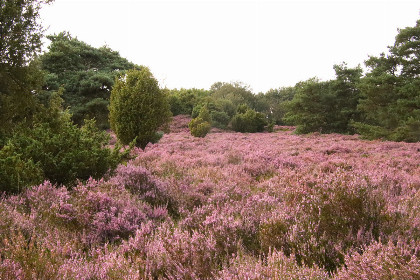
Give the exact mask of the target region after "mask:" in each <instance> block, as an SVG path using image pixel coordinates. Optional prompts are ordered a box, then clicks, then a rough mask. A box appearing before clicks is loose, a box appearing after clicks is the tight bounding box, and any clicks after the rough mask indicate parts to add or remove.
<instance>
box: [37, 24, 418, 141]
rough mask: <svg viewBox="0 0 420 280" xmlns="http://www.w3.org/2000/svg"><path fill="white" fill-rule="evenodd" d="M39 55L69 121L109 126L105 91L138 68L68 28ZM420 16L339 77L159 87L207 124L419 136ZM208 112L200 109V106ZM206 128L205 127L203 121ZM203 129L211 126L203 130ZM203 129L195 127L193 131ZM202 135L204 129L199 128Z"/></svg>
mask: <svg viewBox="0 0 420 280" xmlns="http://www.w3.org/2000/svg"><path fill="white" fill-rule="evenodd" d="M48 38H49V39H50V40H51V45H50V47H49V51H48V52H47V53H45V54H43V55H42V56H41V57H40V61H41V65H42V68H43V69H44V71H46V73H47V76H46V77H47V78H46V83H45V85H44V89H45V90H47V91H46V92H51V91H56V90H57V89H58V88H59V87H60V86H62V87H63V88H64V94H63V98H64V101H65V103H64V106H65V107H69V108H70V112H71V113H72V115H73V121H74V122H75V123H77V124H82V123H83V120H84V119H85V118H95V119H96V121H97V124H98V126H99V127H100V128H108V127H109V123H108V105H109V96H110V92H111V89H112V86H113V83H114V81H115V78H116V77H117V76H118V75H120V74H121V72H122V71H126V70H128V69H133V68H137V69H140V67H139V66H136V65H134V64H133V63H130V62H128V61H127V60H126V59H124V58H121V57H120V56H119V54H118V53H117V52H114V51H112V50H110V49H109V48H107V47H102V48H93V47H91V46H89V45H87V44H85V43H83V42H81V41H79V40H77V38H72V37H71V36H70V35H69V34H67V33H61V34H58V35H54V36H49V37H48ZM419 38H420V22H419V21H418V22H417V24H416V25H415V26H414V27H407V28H404V29H401V30H399V31H398V35H397V36H396V41H395V44H394V46H391V47H389V53H388V54H386V55H385V54H381V55H380V56H379V57H375V56H372V57H369V59H368V60H367V61H365V65H366V67H367V69H368V71H367V72H366V73H363V70H362V68H361V67H360V66H358V67H355V68H350V67H348V66H347V65H346V64H345V63H342V64H340V65H334V66H333V67H334V70H335V74H336V78H335V79H333V80H329V81H320V80H319V79H317V78H311V79H309V80H307V81H302V82H299V83H297V84H296V85H295V86H292V87H283V88H278V89H271V90H269V91H268V92H265V93H258V94H254V93H253V92H252V91H251V89H250V88H249V87H248V86H247V85H246V84H242V83H224V82H217V83H214V84H213V85H212V86H211V87H210V88H209V89H163V91H164V93H165V95H166V96H167V98H168V101H169V104H170V107H171V112H172V114H173V115H179V114H187V115H190V116H192V117H193V118H198V116H199V114H200V111H201V110H203V109H204V111H208V113H209V118H208V119H207V120H205V121H204V120H196V122H195V123H196V124H198V123H203V122H207V123H208V124H210V125H211V126H212V127H216V128H220V129H233V130H235V131H239V132H260V131H263V130H264V129H266V130H269V131H270V130H272V128H273V126H274V125H293V126H296V132H297V133H311V132H320V133H345V134H354V133H358V134H360V135H361V136H362V137H364V138H367V139H378V138H379V139H384V140H392V141H407V142H417V141H419V140H420V90H419V83H420V82H419V81H420V80H419V71H420V67H419V56H420V55H419V53H420V40H419ZM204 113H205V112H204ZM206 127H207V125H206ZM205 130H208V129H205ZM198 134H200V133H198ZM200 135H205V133H204V134H203V133H201V134H200Z"/></svg>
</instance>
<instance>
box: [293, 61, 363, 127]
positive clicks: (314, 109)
mask: <svg viewBox="0 0 420 280" xmlns="http://www.w3.org/2000/svg"><path fill="white" fill-rule="evenodd" d="M334 69H335V72H336V79H335V80H331V81H326V82H321V81H319V80H318V79H315V78H314V79H310V80H307V81H305V82H300V83H298V84H297V85H296V86H295V89H296V94H295V95H294V97H293V99H292V101H290V102H289V104H288V112H287V113H286V117H285V121H286V122H288V123H290V124H294V125H297V128H296V132H297V133H309V132H315V131H317V132H323V133H332V132H336V133H351V132H352V128H351V125H350V124H351V121H353V120H354V119H356V118H357V104H358V100H359V95H360V93H359V90H358V88H357V85H358V83H359V81H360V77H361V75H362V70H361V68H360V67H356V68H347V66H346V65H345V64H341V65H335V66H334Z"/></svg>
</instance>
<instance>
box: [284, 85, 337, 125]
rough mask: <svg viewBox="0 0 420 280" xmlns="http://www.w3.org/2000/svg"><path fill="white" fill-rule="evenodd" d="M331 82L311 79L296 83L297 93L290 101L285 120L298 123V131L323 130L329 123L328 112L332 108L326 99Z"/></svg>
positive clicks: (289, 122) (294, 123)
mask: <svg viewBox="0 0 420 280" xmlns="http://www.w3.org/2000/svg"><path fill="white" fill-rule="evenodd" d="M328 91H329V83H328V82H320V81H319V80H318V79H310V80H307V81H304V82H300V83H298V84H297V85H296V94H295V96H294V98H293V100H292V101H291V102H290V103H289V110H288V113H286V116H285V121H286V122H287V123H288V124H293V125H296V126H297V127H296V133H309V132H314V131H320V132H322V129H323V128H324V127H325V126H326V125H327V119H326V116H327V112H328V110H330V107H329V106H328V102H327V101H326V99H331V98H329V96H328V94H329V93H328Z"/></svg>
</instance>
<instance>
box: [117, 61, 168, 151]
mask: <svg viewBox="0 0 420 280" xmlns="http://www.w3.org/2000/svg"><path fill="white" fill-rule="evenodd" d="M170 118H171V111H170V107H169V103H168V100H167V96H166V95H165V94H164V92H163V91H162V90H160V89H159V86H158V82H157V80H156V79H155V78H154V77H153V75H152V73H151V72H150V70H149V69H148V68H147V67H142V68H141V70H129V71H128V72H127V73H126V74H125V75H122V76H121V77H119V78H118V79H117V80H116V82H115V84H114V87H113V89H112V92H111V100H110V105H109V121H110V124H111V128H112V129H113V131H114V132H115V133H116V135H117V137H118V139H119V140H120V141H121V143H123V144H129V143H130V142H132V141H133V140H136V143H135V144H136V146H138V147H141V148H142V149H144V148H145V147H146V145H147V144H148V143H149V142H154V141H157V140H159V135H158V134H157V131H158V129H159V128H161V127H162V126H164V125H167V124H168V123H169V121H170Z"/></svg>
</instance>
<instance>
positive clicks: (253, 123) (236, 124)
mask: <svg viewBox="0 0 420 280" xmlns="http://www.w3.org/2000/svg"><path fill="white" fill-rule="evenodd" d="M266 124H267V121H266V120H265V118H264V115H263V114H262V113H259V112H256V111H255V110H252V109H247V110H246V111H245V113H237V114H236V115H235V116H233V118H232V121H231V125H232V129H233V130H234V131H236V132H251V133H253V132H262V131H264V126H265V125H266Z"/></svg>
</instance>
